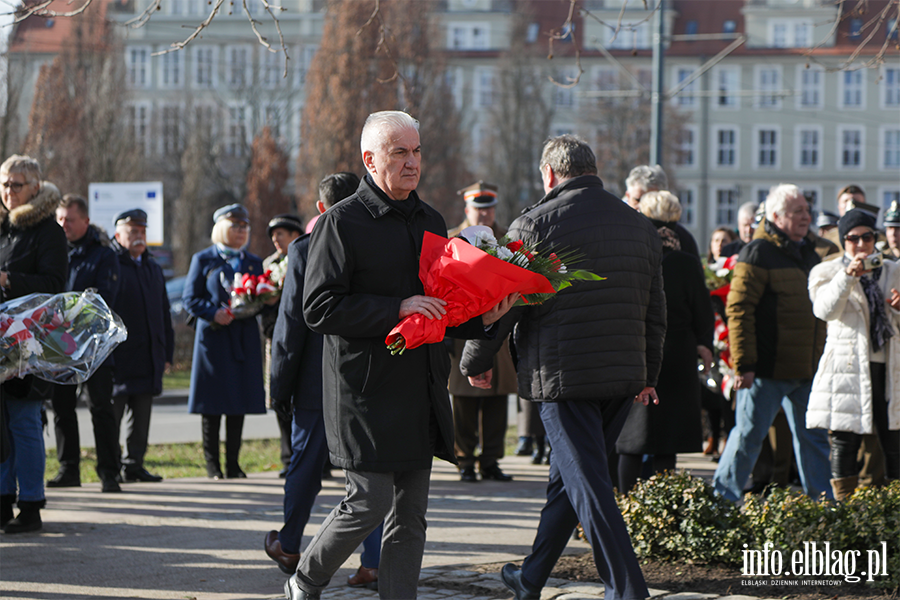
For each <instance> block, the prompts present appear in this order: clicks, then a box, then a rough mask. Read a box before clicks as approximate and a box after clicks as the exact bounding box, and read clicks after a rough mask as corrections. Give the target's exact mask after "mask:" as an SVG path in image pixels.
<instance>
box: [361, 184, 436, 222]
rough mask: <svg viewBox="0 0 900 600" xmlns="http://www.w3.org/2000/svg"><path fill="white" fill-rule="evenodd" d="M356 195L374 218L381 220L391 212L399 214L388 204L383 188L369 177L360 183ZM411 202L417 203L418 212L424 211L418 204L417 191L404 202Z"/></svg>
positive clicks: (411, 193)
mask: <svg viewBox="0 0 900 600" xmlns="http://www.w3.org/2000/svg"><path fill="white" fill-rule="evenodd" d="M356 195H357V196H358V197H359V199H360V201H361V202H362V203H363V206H365V207H366V210H368V211H369V213H370V214H371V215H372V217H373V218H375V219H379V218H381V217H383V216H384V215H386V214H389V213H390V212H391V211H394V212H397V211H395V209H394V208H393V207H392V206H391V205H390V204H389V203H388V199H387V195H386V194H385V193H384V191H382V189H381V188H379V187H378V186H377V185H375V182H374V181H372V179H371V177H369V175H366V176H365V177H363V180H362V181H361V182H360V184H359V187H358V188H357V190H356ZM410 200H413V201H416V203H417V206H416V212H418V211H421V210H422V206H421V205H420V204H419V203H418V200H419V196H418V194H416V192H415V190H413V191H412V192H410V194H409V198H407V199H406V200H405V201H404V202H408V201H410ZM398 214H399V213H398Z"/></svg>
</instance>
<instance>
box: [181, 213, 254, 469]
mask: <svg viewBox="0 0 900 600" xmlns="http://www.w3.org/2000/svg"><path fill="white" fill-rule="evenodd" d="M213 220H214V221H215V223H216V224H215V226H214V227H213V235H212V240H213V244H214V245H213V246H210V247H209V248H207V249H206V250H201V251H200V252H198V253H197V254H195V255H194V256H193V258H192V259H191V267H190V270H189V271H188V275H187V280H186V281H185V284H184V294H183V296H182V299H183V301H184V307H185V309H187V311H188V313H189V314H191V315H193V316H194V317H196V319H197V335H196V336H195V337H194V358H193V362H192V366H191V392H190V396H189V398H188V411H189V412H191V413H194V414H201V415H203V421H202V423H203V455H204V458H205V459H206V474H207V475H208V476H209V477H210V478H211V479H222V478H223V477H228V478H229V479H233V478H242V477H246V475H245V474H244V471H243V470H241V467H240V466H239V465H238V454H239V453H240V449H241V434H242V432H243V429H244V415H247V414H263V413H265V412H266V403H265V391H264V390H263V372H262V369H263V366H262V343H261V340H260V331H259V322H258V321H257V319H256V318H255V317H249V318H244V319H234V317H233V316H232V313H231V310H229V308H228V303H229V291H228V290H226V289H225V287H224V286H223V282H228V283H231V282H233V280H234V275H235V273H243V274H249V275H261V274H262V272H263V268H262V260H260V258H259V257H258V256H256V255H254V254H250V253H249V252H246V251H245V250H243V248H244V247H245V246H246V245H247V240H248V239H249V237H250V227H249V221H248V218H247V210H246V209H245V208H244V207H243V206H241V205H240V204H232V205H230V206H225V207H222V208H220V209H219V210H217V211H216V212H215V215H214V216H213ZM222 415H225V474H224V475H223V474H222V470H221V467H220V463H219V425H220V424H221V421H222Z"/></svg>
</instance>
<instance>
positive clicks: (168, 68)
mask: <svg viewBox="0 0 900 600" xmlns="http://www.w3.org/2000/svg"><path fill="white" fill-rule="evenodd" d="M160 59H161V61H160V62H161V63H162V67H161V68H162V71H161V73H160V85H161V86H162V87H167V88H174V87H181V85H183V77H184V51H182V50H179V51H177V52H168V53H166V54H163V55H162V56H160Z"/></svg>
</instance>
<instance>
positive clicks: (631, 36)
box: [606, 21, 650, 50]
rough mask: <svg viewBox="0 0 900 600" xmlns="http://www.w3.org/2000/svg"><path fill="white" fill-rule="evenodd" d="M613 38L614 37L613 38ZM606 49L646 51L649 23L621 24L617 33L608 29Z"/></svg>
mask: <svg viewBox="0 0 900 600" xmlns="http://www.w3.org/2000/svg"><path fill="white" fill-rule="evenodd" d="M613 36H615V37H613ZM606 48H608V49H610V50H632V49H634V50H647V49H649V48H650V23H649V22H647V21H644V22H643V23H637V24H634V23H622V26H621V27H620V28H619V30H618V31H615V30H613V29H608V28H607V32H606Z"/></svg>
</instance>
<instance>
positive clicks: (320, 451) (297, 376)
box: [264, 173, 381, 585]
mask: <svg viewBox="0 0 900 600" xmlns="http://www.w3.org/2000/svg"><path fill="white" fill-rule="evenodd" d="M357 187H359V177H357V176H356V175H354V174H353V173H334V174H332V175H329V176H328V177H326V178H325V179H323V180H322V181H321V182H320V183H319V201H318V202H317V203H316V208H317V209H318V210H319V213H323V212H325V210H326V209H328V208H331V207H332V206H334V205H335V204H337V202H338V201H340V200H343V199H344V198H346V197H348V196H351V195H352V194H353V192H355V191H356V188H357ZM286 256H287V260H288V269H289V270H288V273H287V275H285V278H284V288H283V290H282V292H281V302H280V304H279V307H278V318H277V320H276V321H275V325H274V331H273V334H272V360H271V365H272V368H271V376H270V379H269V394H270V396H271V398H272V409H273V410H274V411H275V412H276V413H277V414H278V418H279V419H285V420H287V421H288V422H289V423H291V448H290V450H291V459H290V463H289V465H288V469H287V473H286V475H285V481H284V527H282V528H281V531H275V530H272V531H270V532H269V533H268V534H266V539H265V542H264V548H265V550H266V555H268V557H269V558H271V559H272V560H274V561H275V562H276V563H278V568H279V569H281V570H282V572H284V573H287V574H289V575H290V574H293V573H294V571H296V570H297V563H299V562H300V542H301V541H302V539H303V530H304V529H305V528H306V524H307V523H308V522H309V515H310V513H311V512H312V507H313V504H314V503H315V500H316V496H317V495H318V493H319V490H321V489H322V470H323V467H324V465H325V459H326V458H327V456H328V444H327V442H326V440H325V422H324V421H323V420H322V335H321V334H319V333H316V332H314V331H310V329H309V327H307V326H306V321H304V320H303V308H302V303H303V279H304V276H305V274H306V270H307V264H308V260H309V234H305V235H302V236H300V237H299V238H296V239H294V241H292V242H291V243H290V245H289V246H288V250H287V255H286ZM369 544H373V545H376V544H377V546H375V547H374V551H373V552H363V563H364V564H363V566H361V567H360V568H359V570H358V571H357V573H356V575H354V576H353V577H351V578H350V579H351V581H350V585H355V584H356V583H357V580H359V583H360V584H366V583H373V582H375V581H377V580H378V566H379V564H378V558H379V554H380V549H381V528H380V527H379V528H377V529H375V530H374V531H373V532H372V533H371V534H370V535H369V537H368V538H367V539H366V541H365V542H364V545H366V546H368V545H369ZM367 554H368V555H370V556H368V557H367V556H366V555H367ZM372 555H374V556H372ZM367 558H368V559H369V560H370V561H372V562H369V563H368V564H366V563H367ZM354 578H355V579H354Z"/></svg>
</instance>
